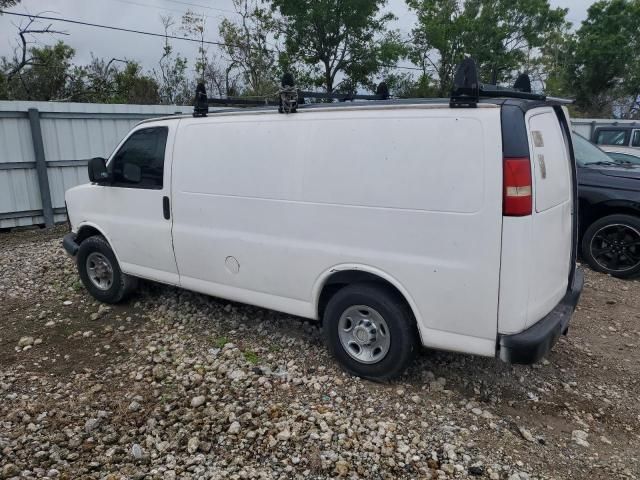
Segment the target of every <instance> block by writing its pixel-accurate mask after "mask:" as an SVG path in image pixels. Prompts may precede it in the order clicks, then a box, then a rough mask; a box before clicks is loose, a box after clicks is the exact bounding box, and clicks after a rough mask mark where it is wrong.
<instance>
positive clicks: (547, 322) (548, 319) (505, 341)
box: [498, 269, 584, 364]
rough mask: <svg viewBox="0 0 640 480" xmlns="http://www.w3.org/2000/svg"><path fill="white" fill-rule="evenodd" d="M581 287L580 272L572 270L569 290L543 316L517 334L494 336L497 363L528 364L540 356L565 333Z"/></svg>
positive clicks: (581, 276)
mask: <svg viewBox="0 0 640 480" xmlns="http://www.w3.org/2000/svg"><path fill="white" fill-rule="evenodd" d="M583 285H584V273H583V272H582V270H580V269H576V271H575V275H574V276H573V282H572V284H571V288H570V289H569V290H568V291H567V294H566V295H565V296H564V297H563V298H562V300H560V303H558V305H556V306H555V308H554V309H553V310H551V312H549V314H547V316H545V317H544V318H543V319H541V320H540V321H538V322H537V323H535V324H534V325H532V326H531V327H529V328H527V329H526V330H524V331H522V332H520V333H516V334H513V335H498V348H499V352H498V354H499V356H500V360H503V361H505V362H508V363H522V364H531V363H535V362H537V361H538V360H540V359H541V358H542V357H544V356H545V355H546V354H547V353H548V352H549V350H551V348H552V347H553V346H554V345H555V343H556V342H557V341H558V338H560V335H561V334H566V333H567V330H568V329H569V320H571V315H572V314H573V311H574V310H575V309H576V305H577V304H578V300H580V294H581V293H582V286H583Z"/></svg>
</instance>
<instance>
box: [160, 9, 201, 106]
mask: <svg viewBox="0 0 640 480" xmlns="http://www.w3.org/2000/svg"><path fill="white" fill-rule="evenodd" d="M160 19H161V21H162V24H163V26H164V32H165V35H169V29H170V28H171V27H172V26H173V25H174V21H173V18H171V17H162V16H161V17H160ZM158 65H159V70H158V71H155V70H154V72H153V75H154V77H155V79H156V82H157V83H158V95H159V96H160V101H161V102H162V103H164V104H169V105H174V104H177V105H181V104H184V103H189V102H190V101H191V97H192V95H193V92H192V91H191V90H190V89H189V82H188V81H187V74H186V71H187V59H186V58H184V57H182V56H180V54H175V53H174V51H173V46H172V45H171V44H170V43H169V39H168V37H166V36H165V42H164V45H163V47H162V56H161V57H160V61H159V62H158Z"/></svg>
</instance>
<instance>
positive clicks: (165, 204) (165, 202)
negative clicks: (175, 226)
mask: <svg viewBox="0 0 640 480" xmlns="http://www.w3.org/2000/svg"><path fill="white" fill-rule="evenodd" d="M162 213H163V214H164V218H165V219H166V220H169V219H170V218H171V208H170V205H169V197H162Z"/></svg>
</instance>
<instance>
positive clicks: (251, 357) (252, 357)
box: [244, 350, 260, 365]
mask: <svg viewBox="0 0 640 480" xmlns="http://www.w3.org/2000/svg"><path fill="white" fill-rule="evenodd" d="M244 358H245V359H246V360H247V362H249V363H251V364H253V365H255V364H256V363H258V362H259V361H260V357H258V355H257V354H256V352H252V351H249V350H247V351H246V352H244Z"/></svg>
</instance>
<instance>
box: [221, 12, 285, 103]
mask: <svg viewBox="0 0 640 480" xmlns="http://www.w3.org/2000/svg"><path fill="white" fill-rule="evenodd" d="M233 5H234V7H235V10H236V12H237V14H238V17H239V18H240V20H239V21H237V22H234V21H231V20H229V19H226V18H225V19H223V20H222V23H221V24H220V37H222V40H223V41H224V43H225V44H226V45H224V46H222V51H223V52H224V54H225V56H226V60H227V62H228V65H229V68H228V69H227V72H226V74H225V77H227V78H228V77H229V75H232V72H233V71H235V70H239V71H240V74H241V76H242V80H243V81H244V91H243V92H242V93H243V94H245V95H250V96H264V95H269V94H273V92H275V91H277V89H278V82H277V72H276V52H275V51H274V50H273V48H272V47H271V46H270V45H269V38H270V37H272V36H274V34H275V31H276V22H275V21H274V19H273V16H272V14H271V12H270V11H269V10H267V9H264V8H261V7H260V6H259V3H258V1H257V0H233ZM227 83H229V82H228V81H227Z"/></svg>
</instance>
